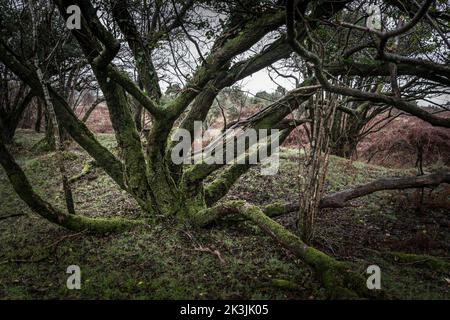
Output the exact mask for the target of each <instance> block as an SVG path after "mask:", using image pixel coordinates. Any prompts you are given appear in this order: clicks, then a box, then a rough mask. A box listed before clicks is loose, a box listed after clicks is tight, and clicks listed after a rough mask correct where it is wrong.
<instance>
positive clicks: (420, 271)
mask: <svg viewBox="0 0 450 320" xmlns="http://www.w3.org/2000/svg"><path fill="white" fill-rule="evenodd" d="M40 138H41V135H37V134H34V133H30V132H26V131H19V133H18V134H17V136H16V145H15V146H14V148H13V152H14V155H15V157H16V159H17V161H18V162H19V164H20V165H21V166H22V168H23V169H24V171H25V172H26V174H27V176H28V178H29V179H30V181H31V183H32V185H33V186H34V188H35V189H36V191H37V192H38V193H39V194H41V195H42V196H43V197H44V198H45V199H46V200H48V201H50V202H51V203H53V204H54V205H57V206H58V207H59V208H63V207H64V205H63V204H64V201H63V198H62V196H63V194H62V190H61V187H60V183H59V179H58V171H57V166H56V165H55V157H54V155H53V154H52V153H37V152H34V151H31V146H32V145H33V144H34V143H36V142H37V141H39V139H40ZM98 138H99V140H100V141H101V142H102V143H103V144H104V145H105V146H107V147H108V148H110V149H111V150H115V141H114V138H113V136H111V135H107V134H104V135H99V136H98ZM65 158H66V161H67V162H66V163H67V168H68V170H69V173H70V175H76V174H78V173H79V172H81V170H82V168H83V166H84V164H85V163H86V162H87V161H89V160H90V158H89V156H87V154H86V153H85V152H83V151H82V150H81V149H80V148H79V147H77V146H76V145H75V144H73V145H72V147H71V148H70V149H69V150H68V151H66V153H65ZM298 174H299V171H298V165H297V152H296V151H293V150H284V151H283V153H282V159H281V167H280V174H278V175H276V176H273V177H267V176H260V175H259V170H258V168H255V169H252V170H251V171H250V172H248V173H247V174H246V175H245V176H243V177H242V178H241V180H240V181H239V182H238V184H237V185H236V186H235V187H234V188H233V190H232V191H231V193H230V194H229V195H228V196H227V198H228V199H245V200H248V201H249V202H252V203H255V204H268V203H270V202H271V201H282V200H295V199H297V198H298V194H297V191H296V190H298V188H297V185H296V176H297V175H298ZM402 174H405V171H404V170H403V171H400V170H391V169H387V168H383V167H377V166H369V165H366V164H364V163H360V162H349V161H347V160H344V159H340V158H336V157H332V159H331V163H330V167H329V176H328V179H327V185H326V188H327V190H328V191H330V192H331V191H337V190H340V189H342V188H345V187H348V186H351V185H355V184H359V183H364V182H367V181H370V180H371V179H375V178H378V177H381V176H392V175H402ZM73 191H74V197H75V206H76V209H77V212H78V213H79V214H83V215H87V216H93V217H109V216H122V217H127V218H136V217H139V215H140V211H139V209H138V207H137V205H136V203H135V202H134V200H133V199H131V198H130V197H129V196H128V195H127V194H126V193H125V192H123V191H121V190H120V189H119V188H117V187H116V186H115V185H114V182H113V181H112V180H111V179H110V178H109V177H108V176H106V175H105V174H104V173H103V172H102V170H101V169H99V168H94V170H93V171H92V172H91V173H89V174H88V175H86V176H84V177H83V178H82V179H81V180H79V181H77V182H75V183H74V184H73ZM448 194H449V188H448V186H443V187H440V188H438V189H436V190H434V191H433V193H432V194H431V195H429V194H428V192H426V193H425V197H424V200H425V201H424V204H423V205H422V206H421V208H420V209H417V208H418V205H417V203H418V199H420V196H419V193H418V192H416V191H401V192H400V191H390V192H380V193H377V194H373V195H371V196H368V197H365V198H361V199H358V200H356V201H354V202H353V204H354V206H352V207H349V208H344V209H339V210H336V209H333V210H331V209H329V210H323V211H322V212H321V214H320V216H319V217H317V221H316V223H317V233H316V237H315V240H314V246H315V247H317V248H318V249H320V250H323V251H325V252H326V253H328V254H330V255H333V256H334V257H336V258H337V259H340V260H343V261H349V262H354V263H356V264H357V265H358V266H359V270H360V271H361V272H363V271H364V267H367V266H368V265H371V264H377V265H379V266H380V267H381V270H382V288H383V291H385V293H386V296H387V297H388V298H402V299H407V298H418V299H429V298H431V299H432V298H446V299H449V298H450V293H449V292H450V285H449V280H448V278H450V274H449V270H445V268H433V264H430V263H421V261H420V260H419V261H417V260H412V261H406V262H405V261H404V260H403V259H395V258H392V256H391V255H389V254H386V252H391V251H401V252H406V253H416V254H429V255H432V256H437V257H440V258H441V260H442V261H447V262H448V261H449V260H448V253H449V252H448V250H449V244H450V234H449V231H448V230H449V226H450V219H449V216H448V211H449V208H450V203H449V201H450V199H449V197H448ZM16 213H23V214H25V215H23V216H19V217H13V218H8V219H3V220H0V298H1V299H36V298H68V299H72V298H83V299H95V298H105V299H109V298H118V299H208V298H210V299H240V298H242V299H290V298H292V299H313V298H314V299H323V298H325V295H324V291H323V289H321V286H320V284H319V282H318V281H317V280H316V279H315V278H314V275H313V273H312V272H311V270H310V269H309V268H308V267H307V266H306V265H304V264H303V263H302V262H301V261H298V260H296V259H295V258H294V257H293V256H292V255H291V254H289V253H288V252H286V251H284V250H283V249H280V248H279V247H278V246H277V245H276V244H275V243H273V241H272V240H271V239H269V238H268V237H266V236H265V235H264V234H263V233H262V232H261V231H259V229H258V228H257V227H256V226H254V225H252V224H251V223H250V222H242V223H231V222H222V223H219V224H217V225H215V226H213V227H211V228H207V229H201V230H192V229H191V228H190V227H188V226H184V225H180V224H178V223H176V222H175V221H171V220H170V219H168V220H166V221H163V222H161V223H159V224H157V225H154V226H142V227H137V228H136V229H133V230H132V231H128V232H124V233H121V234H115V235H107V236H103V237H98V236H91V235H88V234H84V233H73V232H69V231H66V230H64V229H62V228H60V227H57V226H54V225H52V224H50V223H48V222H46V221H44V220H43V219H41V218H40V217H38V216H36V215H35V214H33V213H32V212H30V210H29V209H28V208H27V206H26V205H25V204H24V203H23V202H22V201H21V200H20V199H19V198H18V197H17V196H16V194H15V193H14V191H13V190H12V187H11V186H10V184H9V182H8V180H7V178H6V175H5V173H4V172H3V170H2V169H0V217H1V216H4V215H8V214H16ZM277 220H278V221H279V222H281V223H282V224H283V225H285V226H286V227H288V228H292V226H293V221H294V218H293V215H288V216H285V217H282V218H279V219H277ZM72 264H76V265H79V266H80V267H81V271H82V289H81V290H68V289H67V288H66V279H67V276H68V275H67V274H66V273H65V272H66V268H67V267H68V266H69V265H72ZM280 284H283V285H280ZM286 284H288V285H286Z"/></svg>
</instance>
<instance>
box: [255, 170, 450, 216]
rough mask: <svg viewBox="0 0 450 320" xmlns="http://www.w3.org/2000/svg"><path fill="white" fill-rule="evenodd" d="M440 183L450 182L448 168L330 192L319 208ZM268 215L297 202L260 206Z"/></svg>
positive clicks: (290, 209)
mask: <svg viewBox="0 0 450 320" xmlns="http://www.w3.org/2000/svg"><path fill="white" fill-rule="evenodd" d="M442 183H450V170H441V171H438V172H435V173H431V174H427V175H423V176H414V177H402V178H382V179H378V180H375V181H372V182H369V183H366V184H363V185H359V186H356V187H353V188H350V189H347V190H343V191H339V192H336V193H332V194H330V195H327V196H325V197H323V198H322V200H321V201H320V206H319V207H320V208H321V209H324V208H343V207H346V206H349V205H350V204H349V203H348V202H349V201H350V200H352V199H356V198H359V197H363V196H367V195H369V194H372V193H374V192H377V191H384V190H396V189H400V190H402V189H411V188H426V187H428V188H430V187H436V186H438V185H440V184H442ZM262 210H263V212H264V213H265V214H266V215H268V216H269V217H275V216H279V215H282V214H287V213H290V212H295V211H298V210H299V204H298V202H288V203H279V202H275V203H272V204H269V205H267V206H265V207H263V208H262Z"/></svg>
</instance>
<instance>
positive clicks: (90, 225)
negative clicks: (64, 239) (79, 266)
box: [0, 141, 142, 233]
mask: <svg viewBox="0 0 450 320" xmlns="http://www.w3.org/2000/svg"><path fill="white" fill-rule="evenodd" d="M0 164H1V165H2V166H3V168H4V169H5V171H6V174H7V175H8V178H9V181H10V182H11V184H12V186H13V188H14V190H15V191H16V192H17V194H18V195H19V197H20V198H21V199H22V200H23V201H25V203H26V204H27V205H28V206H29V207H30V208H31V209H32V210H33V211H34V212H36V213H37V214H39V215H40V216H41V217H43V218H45V219H47V220H48V221H50V222H53V223H55V224H57V225H60V226H63V227H65V228H67V229H70V230H73V231H83V230H87V231H89V232H92V233H109V232H119V231H123V230H125V229H129V228H132V227H134V226H136V225H138V224H142V221H136V220H128V219H123V218H110V219H104V218H89V217H84V216H79V215H71V214H67V213H65V212H62V211H59V210H57V209H56V208H54V207H53V206H52V205H51V204H50V203H48V202H46V201H45V200H43V199H42V198H41V197H40V196H39V195H38V194H37V193H36V192H34V190H33V188H32V186H31V184H30V183H29V181H28V179H27V177H26V176H25V174H24V172H23V171H22V169H21V168H20V166H19V165H18V164H17V163H16V162H15V161H14V158H13V157H12V156H11V154H10V153H9V151H8V150H7V149H6V147H5V145H4V144H3V143H2V142H1V141H0Z"/></svg>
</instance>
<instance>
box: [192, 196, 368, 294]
mask: <svg viewBox="0 0 450 320" xmlns="http://www.w3.org/2000/svg"><path fill="white" fill-rule="evenodd" d="M228 214H239V215H242V216H244V217H245V218H247V219H248V220H251V221H253V222H254V223H255V224H256V225H258V227H260V228H261V230H262V231H264V232H265V233H266V234H268V235H269V236H270V237H272V238H273V239H274V240H275V241H277V242H278V243H279V244H280V245H281V246H282V247H284V248H286V249H287V250H289V251H290V252H292V253H293V254H295V255H296V256H297V257H298V258H300V259H301V260H303V261H304V262H305V263H306V264H308V265H309V266H310V267H311V268H312V269H313V270H314V271H315V272H316V274H317V275H318V277H319V279H320V280H321V282H322V283H323V285H324V287H325V289H326V290H327V292H328V294H329V296H330V297H331V298H361V297H370V296H373V294H372V293H371V292H370V291H369V290H368V289H367V288H366V280H365V279H364V278H363V277H362V276H361V275H359V274H357V273H355V272H352V271H351V270H350V266H349V265H347V264H346V263H343V262H340V261H337V260H335V259H334V258H332V257H330V256H328V255H326V254H325V253H323V252H321V251H319V250H317V249H315V248H313V247H310V246H308V245H307V244H305V243H304V242H303V241H302V240H301V239H300V238H299V237H297V236H296V235H294V234H293V233H292V232H290V231H289V230H287V229H286V228H284V227H283V226H282V225H281V224H279V223H278V222H276V221H274V220H272V219H271V218H270V217H268V216H267V215H266V214H264V212H263V211H262V210H261V209H260V208H258V207H257V206H254V205H251V204H248V203H246V202H245V201H230V202H226V203H224V204H220V205H217V206H215V207H212V208H209V209H205V210H202V211H200V212H198V213H197V214H196V215H194V216H193V217H192V219H193V222H194V223H195V224H196V225H199V226H205V225H208V224H210V223H211V222H212V221H213V220H215V219H219V218H222V217H225V216H226V215H228Z"/></svg>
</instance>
